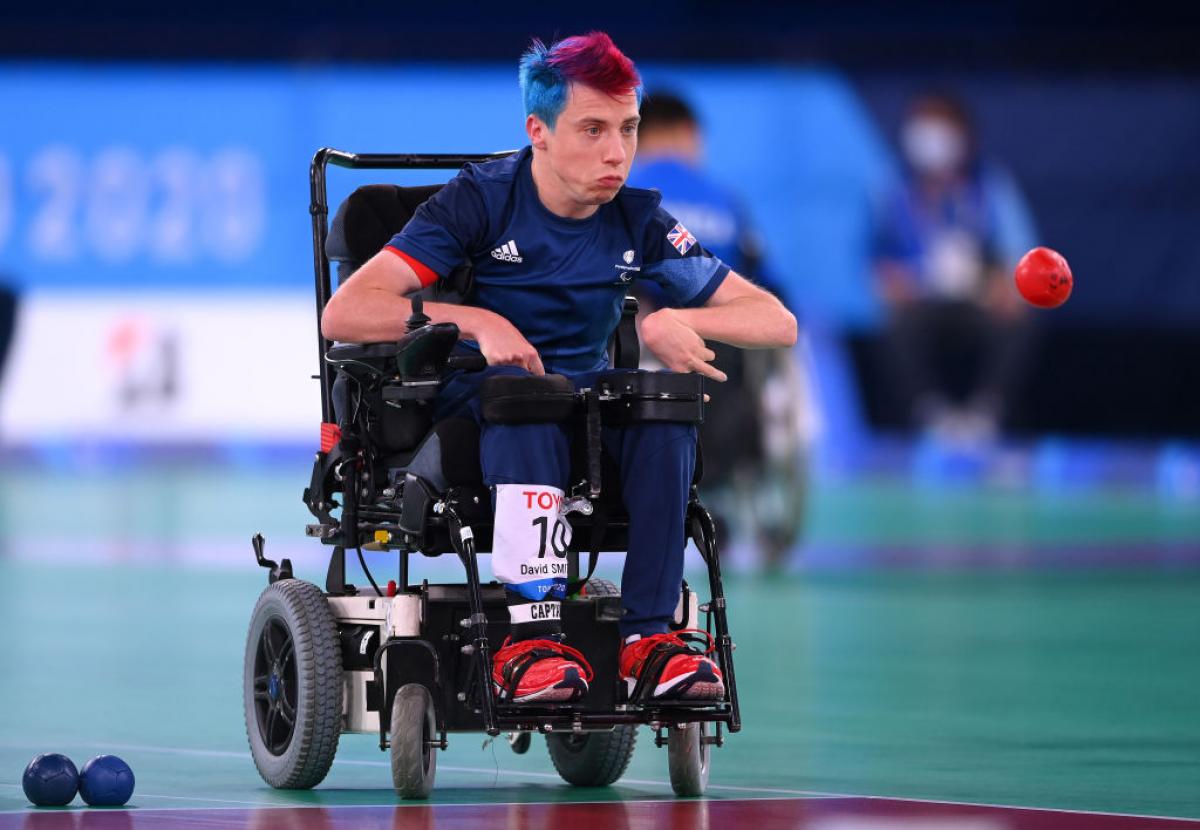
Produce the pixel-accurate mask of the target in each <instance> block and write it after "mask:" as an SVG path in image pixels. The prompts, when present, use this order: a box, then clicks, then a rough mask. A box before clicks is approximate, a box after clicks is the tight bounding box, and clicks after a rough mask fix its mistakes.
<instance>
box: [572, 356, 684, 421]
mask: <svg viewBox="0 0 1200 830" xmlns="http://www.w3.org/2000/svg"><path fill="white" fill-rule="evenodd" d="M595 388H596V391H597V392H598V393H599V394H600V414H601V417H602V418H603V419H604V423H606V424H608V425H610V426H626V425H628V424H636V423H639V422H644V421H674V422H677V423H685V424H699V423H703V421H704V378H703V377H702V376H701V375H697V374H692V373H689V372H645V371H639V370H633V369H630V370H616V371H612V372H604V373H603V374H601V375H600V376H599V377H598V378H597V379H596V386H595Z"/></svg>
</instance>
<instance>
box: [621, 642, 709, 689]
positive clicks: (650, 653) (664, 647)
mask: <svg viewBox="0 0 1200 830" xmlns="http://www.w3.org/2000/svg"><path fill="white" fill-rule="evenodd" d="M701 637H703V640H702V639H701ZM685 638H686V639H685ZM688 641H691V642H693V643H700V642H703V643H705V644H706V645H707V646H708V647H707V648H706V649H705V650H704V651H703V652H699V651H696V650H695V649H693V648H692V647H691V646H690V645H689V642H688ZM715 647H716V646H715V644H714V643H713V639H712V637H711V636H709V635H708V633H707V632H705V631H698V630H695V629H688V630H686V631H679V632H675V633H672V632H667V633H664V634H651V635H650V636H648V637H642V638H641V639H640V640H634V641H633V642H632V643H626V644H625V645H624V646H622V648H621V661H620V662H621V677H623V678H624V679H625V683H626V685H627V686H628V687H629V696H630V698H631V699H639V698H640V699H643V700H644V699H654V700H664V699H674V700H721V699H722V698H724V697H725V683H724V681H723V680H722V679H721V670H720V669H719V668H717V664H716V663H715V662H714V661H712V660H710V659H709V658H708V657H707V656H706V655H708V654H712V652H713V650H714V648H715Z"/></svg>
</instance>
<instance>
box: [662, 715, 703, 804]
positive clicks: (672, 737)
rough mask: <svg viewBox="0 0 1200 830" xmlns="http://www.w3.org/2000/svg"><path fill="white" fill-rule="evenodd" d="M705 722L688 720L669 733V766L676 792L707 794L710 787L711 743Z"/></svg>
mask: <svg viewBox="0 0 1200 830" xmlns="http://www.w3.org/2000/svg"><path fill="white" fill-rule="evenodd" d="M707 734H708V724H706V723H685V724H680V725H679V726H672V727H670V734H669V735H668V736H667V766H668V768H669V769H670V772H671V789H673V790H674V791H675V795H681V796H697V795H704V790H705V789H707V787H708V771H709V752H710V749H709V745H708V744H707V743H705V741H704V738H705V737H706V736H707Z"/></svg>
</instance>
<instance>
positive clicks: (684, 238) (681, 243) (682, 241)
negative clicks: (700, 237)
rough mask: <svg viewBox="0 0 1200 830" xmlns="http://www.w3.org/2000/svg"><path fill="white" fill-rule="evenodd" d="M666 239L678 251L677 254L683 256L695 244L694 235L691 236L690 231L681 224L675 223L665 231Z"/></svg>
mask: <svg viewBox="0 0 1200 830" xmlns="http://www.w3.org/2000/svg"><path fill="white" fill-rule="evenodd" d="M667 241H668V242H670V243H671V245H672V246H673V247H674V248H675V250H677V251H679V255H680V256H683V255H685V254H687V252H688V251H690V250H691V249H692V246H693V245H695V244H696V237H694V236H692V233H691V231H689V230H688V229H687V228H685V227H684V226H683V225H681V224H676V225H675V227H673V228H671V230H669V231H667Z"/></svg>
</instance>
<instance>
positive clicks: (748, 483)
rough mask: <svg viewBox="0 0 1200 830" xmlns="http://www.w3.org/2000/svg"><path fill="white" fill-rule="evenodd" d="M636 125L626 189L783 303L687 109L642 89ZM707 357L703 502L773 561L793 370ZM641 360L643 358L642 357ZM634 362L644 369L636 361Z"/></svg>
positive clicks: (785, 529)
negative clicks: (718, 377) (719, 376)
mask: <svg viewBox="0 0 1200 830" xmlns="http://www.w3.org/2000/svg"><path fill="white" fill-rule="evenodd" d="M641 115H642V120H641V125H640V126H639V129H638V151H637V157H636V163H635V166H634V168H633V171H632V172H631V174H630V177H629V184H630V186H633V187H647V188H654V189H656V190H659V191H660V192H661V193H662V194H663V207H665V208H666V209H667V210H668V211H670V213H671V214H672V215H673V216H675V217H676V218H677V219H678V220H679V221H680V222H681V223H682V224H683V226H684V227H686V228H687V229H688V230H689V231H691V232H692V234H693V235H694V236H695V237H696V238H697V239H698V240H699V242H700V244H701V245H703V246H704V247H705V248H706V249H708V250H709V251H711V252H712V253H713V254H714V255H715V256H717V257H719V258H720V259H721V260H723V261H724V262H725V263H726V264H728V265H729V266H730V267H731V268H732V269H733V270H734V271H736V272H737V273H738V274H741V275H742V276H744V277H746V278H747V279H751V280H753V281H754V282H756V283H758V284H759V285H761V286H763V287H764V288H766V289H767V290H768V291H771V292H772V293H774V294H775V295H776V296H778V297H779V298H780V299H781V300H783V302H784V304H785V305H788V306H789V308H792V310H793V311H794V308H793V307H792V304H791V303H789V302H788V297H787V296H785V295H784V293H783V292H781V291H780V290H779V288H778V286H777V284H776V283H774V282H773V281H772V280H770V279H769V277H768V276H767V274H766V272H765V269H764V268H763V261H762V255H761V248H760V245H759V242H758V237H757V235H756V233H755V232H754V230H753V228H752V227H751V225H750V223H749V221H748V219H747V216H746V212H745V211H744V209H743V207H742V205H741V204H740V201H739V200H738V198H737V197H736V196H735V195H734V194H733V193H732V192H731V191H730V190H729V189H727V188H726V187H725V186H724V185H722V184H720V183H718V182H717V181H715V180H714V179H713V177H712V176H711V175H710V174H709V173H708V172H707V171H706V170H705V169H704V167H703V156H704V147H703V136H702V134H701V128H700V124H699V120H698V119H697V117H696V115H695V113H694V112H693V110H692V108H691V107H690V106H689V105H688V103H687V102H686V101H684V100H683V99H682V98H680V97H679V96H677V95H675V94H673V93H671V92H668V91H665V90H660V91H652V92H649V93H647V95H646V97H645V101H644V102H643V104H642V110H641ZM634 293H635V295H636V296H637V297H638V300H639V302H640V303H641V306H642V312H643V313H646V312H649V311H652V310H653V309H655V308H657V307H659V306H660V305H661V304H662V303H663V302H664V298H663V296H662V293H661V290H660V289H658V287H657V286H656V285H655V284H653V283H650V282H649V281H638V282H636V283H635V284H634ZM708 347H709V348H710V349H712V350H713V351H714V352H715V353H716V359H715V360H714V361H713V364H714V365H715V366H717V368H719V369H721V371H723V372H725V373H726V375H728V377H729V380H727V381H726V382H725V383H707V384H705V387H706V390H707V391H708V393H709V395H710V396H711V401H710V403H709V405H708V406H707V407H706V408H705V422H704V423H703V424H702V425H701V427H700V441H701V446H702V447H703V459H704V480H703V482H702V484H701V487H702V489H703V491H704V496H705V501H706V503H707V504H709V505H710V507H711V509H712V512H713V514H714V516H715V517H716V519H717V521H718V523H719V525H721V539H722V540H728V539H729V538H730V532H729V531H731V530H732V531H734V532H735V534H736V535H739V536H743V537H752V538H753V540H754V542H756V543H757V545H758V547H759V549H760V550H761V551H762V555H763V556H764V558H765V561H766V563H767V564H768V565H772V566H774V565H778V564H780V563H781V562H782V560H783V557H784V554H786V553H787V551H789V550H790V549H791V548H792V547H793V546H794V545H795V544H796V542H797V541H798V538H799V535H800V530H801V528H802V526H803V517H804V501H805V466H806V465H805V463H804V461H803V446H802V441H801V435H800V430H799V424H800V423H801V422H802V419H801V417H800V414H799V408H800V407H801V406H802V404H803V400H802V384H801V382H800V380H801V379H800V376H799V368H798V365H797V363H796V361H795V359H794V358H793V355H792V353H791V352H790V351H788V350H769V351H763V350H743V349H738V348H734V347H733V346H726V345H725V344H723V343H716V342H710V343H709V344H708ZM644 357H648V356H644ZM644 365H645V366H646V367H647V368H650V366H649V365H648V364H647V363H646V361H645V359H644Z"/></svg>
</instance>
